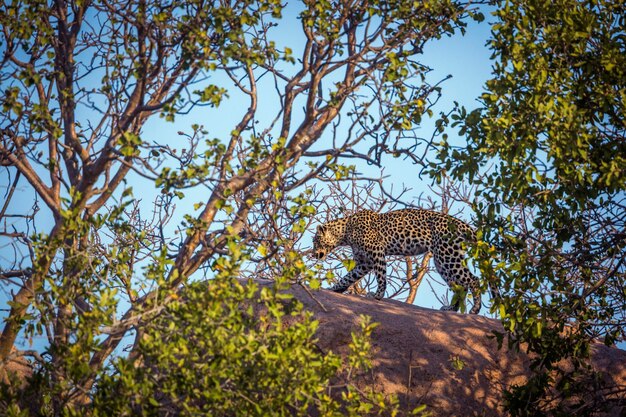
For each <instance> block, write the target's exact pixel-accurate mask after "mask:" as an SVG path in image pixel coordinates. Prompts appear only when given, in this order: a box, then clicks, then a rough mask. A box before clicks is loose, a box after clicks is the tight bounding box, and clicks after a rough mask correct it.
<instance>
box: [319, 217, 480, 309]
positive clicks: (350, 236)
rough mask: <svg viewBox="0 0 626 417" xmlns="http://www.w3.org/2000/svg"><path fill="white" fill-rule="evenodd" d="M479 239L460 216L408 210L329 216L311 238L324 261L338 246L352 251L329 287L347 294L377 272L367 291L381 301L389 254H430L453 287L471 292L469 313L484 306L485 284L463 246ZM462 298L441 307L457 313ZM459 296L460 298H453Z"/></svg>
mask: <svg viewBox="0 0 626 417" xmlns="http://www.w3.org/2000/svg"><path fill="white" fill-rule="evenodd" d="M475 241H476V232H475V230H474V229H473V228H472V227H471V226H470V225H468V224H467V223H465V222H463V221H462V220H460V219H458V218H456V217H454V216H451V215H448V214H446V213H442V212H439V211H434V210H427V209H421V208H405V209H399V210H392V211H388V212H385V213H377V212H375V211H372V210H359V211H357V212H355V213H353V214H351V215H348V216H345V217H342V218H338V219H335V220H331V221H329V222H327V223H324V224H321V225H319V226H318V227H317V230H316V233H315V236H314V238H313V249H312V252H313V255H314V256H315V257H316V258H317V259H319V260H324V259H325V258H326V256H327V255H328V254H329V253H330V252H331V251H332V250H333V249H335V248H337V247H340V246H347V247H350V248H351V249H352V255H353V258H354V267H353V268H352V269H351V270H350V271H348V273H347V274H346V275H345V276H344V277H343V278H341V279H340V280H339V281H338V282H336V283H335V284H334V285H333V286H331V287H330V290H331V291H334V292H338V293H343V292H346V291H347V290H348V288H349V287H350V286H351V285H353V284H354V283H356V282H357V281H359V280H360V279H361V278H363V277H364V276H366V275H367V274H368V273H371V272H373V273H374V274H375V276H376V281H377V284H378V288H377V290H376V292H375V293H373V294H371V293H370V294H369V295H370V296H373V297H374V298H375V299H377V300H381V299H382V298H383V297H384V295H385V291H386V288H387V278H386V266H387V264H386V259H385V257H386V256H418V255H422V254H425V253H426V252H431V253H432V257H433V260H434V264H435V268H436V270H437V272H438V273H439V274H440V275H441V277H442V278H443V279H444V280H445V282H446V284H448V286H449V287H450V288H451V289H453V290H454V289H455V287H458V286H460V287H462V288H463V289H464V290H465V293H466V294H467V293H471V294H472V298H473V305H472V308H471V310H470V313H471V314H478V313H479V312H480V308H481V287H480V281H479V280H478V278H477V277H476V276H475V275H474V274H472V272H470V270H469V268H468V266H467V263H466V260H465V256H466V253H465V252H466V251H465V247H466V246H467V245H468V244H471V243H472V242H475ZM461 298H462V297H454V298H453V302H452V304H451V305H449V306H443V307H442V308H441V310H452V311H459V309H460V307H461V303H462V301H463V300H462V299H461ZM455 300H456V301H455Z"/></svg>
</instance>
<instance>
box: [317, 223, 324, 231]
mask: <svg viewBox="0 0 626 417" xmlns="http://www.w3.org/2000/svg"><path fill="white" fill-rule="evenodd" d="M324 230H326V226H325V225H323V224H320V225H319V226H317V233H323V232H324Z"/></svg>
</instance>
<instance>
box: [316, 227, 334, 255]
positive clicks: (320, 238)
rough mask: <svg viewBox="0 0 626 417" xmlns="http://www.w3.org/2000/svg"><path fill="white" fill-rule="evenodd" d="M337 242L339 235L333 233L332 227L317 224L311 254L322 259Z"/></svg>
mask: <svg viewBox="0 0 626 417" xmlns="http://www.w3.org/2000/svg"><path fill="white" fill-rule="evenodd" d="M338 243H339V237H338V236H337V235H336V234H335V233H333V229H332V227H329V226H327V225H321V226H317V233H315V237H314V238H313V254H314V255H315V257H316V258H317V259H324V258H325V257H326V255H328V253H329V252H330V251H331V250H333V249H334V248H335V247H336V246H337V245H338Z"/></svg>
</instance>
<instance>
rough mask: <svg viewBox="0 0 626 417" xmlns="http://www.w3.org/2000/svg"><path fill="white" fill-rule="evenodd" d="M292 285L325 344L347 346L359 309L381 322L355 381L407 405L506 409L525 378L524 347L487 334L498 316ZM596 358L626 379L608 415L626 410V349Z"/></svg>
mask: <svg viewBox="0 0 626 417" xmlns="http://www.w3.org/2000/svg"><path fill="white" fill-rule="evenodd" d="M264 285H271V284H270V283H269V282H268V283H265V284H264ZM291 292H292V293H293V294H294V295H295V296H296V297H297V298H298V299H299V300H300V301H301V302H302V303H304V304H305V306H306V308H307V309H309V310H310V311H312V312H314V315H315V318H316V319H317V320H319V322H320V326H319V330H318V335H317V336H318V338H319V342H318V344H319V346H320V348H322V349H323V350H324V351H330V350H332V351H333V352H336V353H345V352H347V351H348V344H349V343H350V341H351V336H350V335H351V332H352V331H353V330H355V329H358V323H359V315H361V314H367V315H369V316H371V317H372V319H373V320H374V321H376V322H378V323H380V325H379V326H378V327H377V328H376V329H375V330H374V333H373V335H372V363H373V372H372V373H371V374H370V375H368V376H367V377H361V379H360V380H357V381H355V383H356V385H357V386H361V387H364V386H367V385H369V386H370V387H374V389H375V390H376V391H378V392H383V393H386V394H391V393H393V394H396V395H397V396H398V398H399V400H400V403H401V405H402V407H403V408H404V409H406V410H411V409H413V408H414V407H416V406H418V405H420V404H425V405H426V406H427V407H428V410H430V411H431V412H432V413H433V415H436V416H474V415H476V416H501V415H504V414H505V412H504V410H503V408H502V403H503V393H504V390H505V389H506V388H508V387H510V386H511V385H514V384H522V383H523V382H524V381H525V380H526V378H527V375H528V362H529V361H528V357H527V356H526V354H525V353H523V352H521V353H514V352H508V351H507V350H506V349H505V348H503V349H502V350H498V348H497V342H496V340H495V339H493V338H489V337H488V336H489V335H491V334H492V331H493V330H497V331H502V326H501V324H500V322H499V321H498V320H494V319H490V318H486V317H482V316H474V315H469V314H459V313H454V312H443V311H437V310H431V309H427V308H421V307H417V306H413V305H409V304H406V303H402V302H398V301H393V300H381V301H377V300H374V299H370V298H363V297H359V296H354V295H344V294H335V293H333V292H330V291H325V290H320V291H315V292H311V291H307V290H305V289H304V288H302V287H298V286H294V287H293V289H292V290H291ZM593 365H594V368H595V369H596V370H598V371H600V372H601V373H602V374H603V375H604V377H605V378H607V379H608V382H610V383H611V382H612V383H614V384H616V385H618V386H621V387H624V389H623V390H622V391H621V394H620V395H621V396H622V397H623V398H622V399H621V404H619V405H617V406H616V407H614V408H613V409H612V410H611V412H610V413H609V415H611V416H625V415H626V351H623V350H620V349H617V348H609V347H606V346H604V345H603V344H597V345H595V346H594V347H593Z"/></svg>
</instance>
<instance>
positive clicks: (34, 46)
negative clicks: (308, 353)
mask: <svg viewBox="0 0 626 417" xmlns="http://www.w3.org/2000/svg"><path fill="white" fill-rule="evenodd" d="M297 12H298V13H299V14H298V19H299V29H300V32H299V34H300V39H301V41H302V44H301V45H298V48H294V49H290V47H289V46H288V45H282V44H281V41H279V40H276V39H275V38H274V36H276V34H277V33H278V32H277V30H276V27H278V28H280V27H281V25H282V24H283V20H282V19H281V16H282V13H283V6H282V5H281V3H280V2H278V1H275V0H260V1H252V0H244V1H240V2H226V1H219V2H217V1H214V2H207V1H203V0H171V1H164V2H158V3H154V2H146V1H145V0H137V1H131V2H128V1H124V2H120V1H116V0H113V1H89V0H87V1H77V2H71V1H69V2H68V1H64V0H58V1H41V0H32V1H14V2H10V3H6V2H5V3H4V4H3V5H2V6H0V25H1V27H2V37H1V38H0V39H1V40H0V42H1V45H2V65H1V66H0V67H1V70H0V71H1V72H0V74H1V75H0V80H1V81H0V82H1V83H2V85H1V89H2V98H1V104H2V108H3V112H2V115H1V116H0V129H1V134H2V136H1V139H0V140H1V142H0V161H1V165H2V166H3V169H4V175H6V178H8V179H9V183H10V184H11V186H10V187H9V189H10V191H8V192H7V194H6V195H7V200H6V201H5V202H4V204H3V205H2V209H1V210H0V217H1V218H2V221H3V226H2V230H1V234H2V237H3V239H4V242H6V243H5V246H6V247H10V248H11V249H12V252H13V257H12V258H2V262H3V265H2V266H1V269H0V279H1V282H2V285H3V287H4V288H5V289H7V292H9V290H10V292H11V300H10V302H9V306H10V311H9V314H8V317H7V318H6V320H5V325H4V328H3V330H2V334H1V336H0V361H6V360H7V359H8V358H10V357H11V356H12V355H15V354H17V355H23V354H28V355H31V356H32V357H33V358H34V359H35V360H36V361H37V363H38V366H39V369H40V371H41V375H42V376H43V377H42V378H41V379H40V380H39V381H40V383H41V387H40V388H42V390H41V391H40V392H41V393H40V394H38V395H39V397H38V398H39V401H41V403H40V405H41V406H42V407H44V406H45V407H48V408H46V410H48V411H49V412H50V413H51V414H54V415H58V414H60V413H62V412H71V410H72V405H73V404H76V403H84V402H86V401H88V400H89V398H90V396H91V395H92V393H93V392H94V389H95V388H94V386H95V385H97V382H99V381H100V382H101V381H104V378H105V376H106V375H108V368H107V364H109V363H110V360H112V358H115V357H117V356H118V353H119V351H120V350H121V348H122V346H121V345H120V344H121V343H122V341H123V340H128V338H130V342H131V343H130V344H131V346H133V348H132V349H131V352H132V353H131V354H130V355H129V357H128V360H130V361H135V362H133V363H141V361H142V360H143V359H145V358H142V355H143V353H145V352H146V350H145V349H144V348H145V346H144V345H142V343H143V342H142V341H145V340H153V338H154V332H155V331H156V332H158V331H160V330H158V329H159V327H158V325H159V324H162V323H163V322H162V321H160V322H159V321H158V317H159V315H160V314H166V313H165V312H168V313H167V314H173V313H172V312H171V310H170V308H175V307H171V305H172V303H174V302H175V301H176V300H177V299H179V298H180V297H181V295H180V293H179V291H180V289H181V287H183V286H186V285H189V283H190V282H191V281H194V280H198V279H205V278H208V279H211V278H216V277H219V276H221V275H220V274H222V273H223V272H224V271H229V272H230V273H231V275H246V274H247V275H249V276H254V275H256V274H261V273H263V274H266V275H267V276H271V277H272V278H273V279H276V280H278V281H281V280H287V281H304V282H310V284H311V285H312V286H319V281H318V280H317V279H315V276H314V272H313V271H311V270H310V269H308V268H307V266H306V263H305V262H303V259H302V257H301V255H300V254H299V253H298V251H297V250H296V246H295V245H296V243H297V242H298V240H299V239H301V237H302V234H303V232H304V229H305V227H306V226H307V225H308V222H309V221H310V219H311V216H312V215H313V214H314V213H315V210H316V207H315V206H314V205H313V204H312V195H313V191H312V188H311V186H310V184H312V183H313V182H315V181H320V180H321V181H324V180H328V179H330V178H335V179H341V178H346V177H347V176H348V174H353V175H354V174H355V172H356V171H355V168H354V166H353V165H347V163H346V161H350V162H352V161H365V162H367V163H369V164H374V165H380V164H381V163H382V161H383V158H384V157H385V156H386V155H392V156H396V157H397V156H406V157H409V158H412V159H414V160H416V161H419V159H420V158H418V157H417V156H416V153H415V151H416V149H417V148H418V147H419V146H420V145H421V144H422V142H421V139H419V138H417V137H415V136H414V135H407V134H406V132H410V131H411V129H413V128H414V127H415V126H417V125H418V124H419V123H420V121H421V118H422V116H423V115H424V114H428V113H431V109H430V107H431V106H432V104H433V102H434V101H436V93H437V92H438V91H439V87H438V85H429V84H428V83H426V82H425V76H424V74H425V73H426V72H427V71H428V67H426V66H425V65H423V64H422V63H420V62H419V57H420V54H421V51H422V48H423V46H424V45H425V44H426V43H427V42H429V41H432V40H435V39H438V38H439V37H441V36H443V35H450V34H452V33H454V32H455V31H456V30H457V29H459V28H461V29H463V27H464V25H465V23H464V22H465V20H464V19H465V18H466V17H467V16H469V15H472V14H473V11H472V10H471V8H470V6H469V5H466V4H463V3H458V2H454V1H447V0H442V1H439V0H437V1H427V2H420V3H419V4H418V5H416V4H414V2H407V1H373V2H372V1H368V2H366V1H308V0H307V1H304V2H303V3H302V5H301V10H298V11H297ZM433 97H435V98H433ZM229 99H230V100H238V101H239V102H245V103H246V105H244V106H243V107H242V108H241V109H240V110H239V111H237V112H236V114H234V115H232V118H229V122H230V121H232V125H230V126H231V127H230V129H229V130H228V131H227V132H228V133H227V134H225V135H224V134H221V133H219V132H218V131H217V129H215V130H214V131H212V130H211V129H213V128H214V126H215V125H219V123H217V122H222V121H223V120H224V119H225V118H227V117H226V114H225V113H224V112H222V111H221V108H223V106H224V103H225V102H226V101H227V100H229ZM261 109H262V110H263V111H261ZM186 114H190V115H192V116H193V117H195V118H200V119H201V120H207V122H206V125H203V124H202V123H198V122H197V121H194V122H193V123H189V124H187V125H186V126H185V127H181V128H179V129H178V134H177V135H176V137H172V135H171V134H168V133H164V134H158V133H157V134H155V133H154V132H155V126H156V127H157V128H161V129H163V132H167V131H168V130H167V129H166V128H164V127H163V126H166V125H165V124H164V123H159V122H158V121H159V120H162V121H165V122H174V121H175V120H182V119H183V118H184V115H186ZM228 116H230V115H228ZM185 120H188V119H185ZM426 142H427V141H426ZM133 185H135V189H136V188H141V189H142V192H141V196H142V197H143V198H144V199H147V198H150V197H149V196H150V193H149V192H148V190H149V189H152V188H156V190H157V191H158V193H157V194H156V196H155V197H153V201H154V205H153V207H152V208H146V204H145V203H146V202H145V201H139V200H138V199H137V198H135V195H136V191H133V187H132V186H133ZM22 188H25V189H26V190H27V192H32V193H33V194H34V195H35V196H36V200H35V203H34V204H33V206H32V207H31V208H25V207H24V206H23V205H21V204H20V203H19V201H18V200H16V197H15V196H16V195H18V194H20V193H19V192H18V194H15V193H14V190H20V189H22ZM196 190H198V191H200V193H195V194H194V192H195V191H196ZM199 195H201V196H202V197H198V196H199ZM177 204H178V207H181V206H183V207H191V206H193V210H192V209H189V210H188V211H186V212H184V213H183V215H181V214H180V208H177ZM177 216H178V217H177ZM183 216H184V220H182V221H180V223H178V224H175V225H173V226H172V225H171V224H170V222H172V221H173V220H172V219H177V218H180V217H183ZM174 221H175V220H174ZM235 288H236V286H235ZM233 291H235V290H233ZM237 291H238V290H237ZM235 293H236V291H235ZM233 297H234V295H233ZM190 298H192V299H193V297H191V296H190ZM155 326H156V327H155ZM155 329H157V330H155ZM309 330H310V328H309ZM170 331H173V329H170ZM42 334H43V335H44V336H45V337H46V340H47V342H46V355H44V356H43V357H42V356H41V355H39V353H38V352H36V351H20V350H19V346H16V340H18V337H24V338H26V339H28V338H30V337H32V336H34V335H42ZM20 335H22V336H20ZM301 342H302V343H303V344H306V343H310V342H311V341H310V339H307V338H303V339H301ZM125 343H126V342H125ZM164 343H165V341H164ZM142 346H143V347H142ZM168 346H171V345H168ZM163 347H164V348H165V347H166V345H163ZM16 348H18V350H17V353H12V352H13V349H16ZM142 349H143V350H142ZM116 352H117V353H116ZM142 352H143V353H142ZM116 363H117V364H118V365H113V367H114V368H115V366H121V365H119V363H118V362H116ZM155 366H156V365H155ZM42 381H43V382H42ZM100 386H105V385H104V384H102V385H100ZM44 388H45V389H44ZM316 392H317V391H316ZM45 407H44V408H45ZM68 409H69V410H70V411H68ZM42 410H43V408H42ZM38 412H43V411H41V410H39V411H38ZM46 412H47V411H46Z"/></svg>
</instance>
